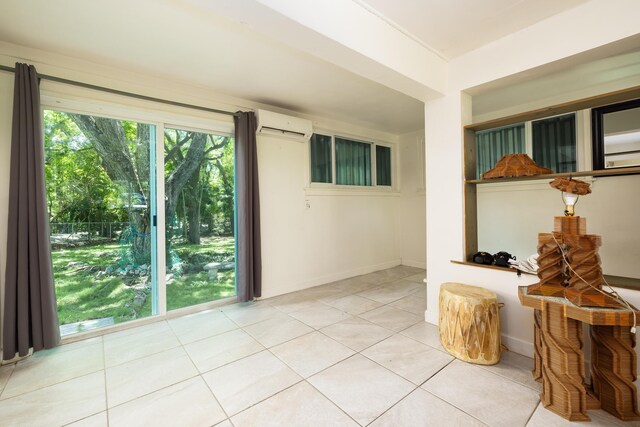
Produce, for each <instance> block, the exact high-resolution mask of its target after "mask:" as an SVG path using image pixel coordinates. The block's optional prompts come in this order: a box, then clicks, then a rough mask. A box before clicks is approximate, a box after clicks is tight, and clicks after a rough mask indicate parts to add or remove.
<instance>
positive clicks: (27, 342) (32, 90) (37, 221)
mask: <svg viewBox="0 0 640 427" xmlns="http://www.w3.org/2000/svg"><path fill="white" fill-rule="evenodd" d="M12 126H13V127H12V133H11V171H10V178H9V228H8V233H7V268H6V277H5V300H4V319H3V354H2V357H3V360H10V359H13V358H14V357H15V356H16V353H17V354H18V355H20V356H25V355H27V354H28V353H29V349H31V348H33V351H38V350H41V349H43V348H51V347H54V346H56V345H57V344H58V343H59V342H60V330H59V326H58V314H57V307H56V296H55V290H54V287H53V272H52V270H53V269H52V265H51V247H50V244H49V215H48V212H47V204H46V191H45V181H44V143H43V133H42V117H41V112H40V92H39V87H38V76H37V73H36V70H35V68H34V67H33V66H29V65H26V64H19V63H18V64H16V68H15V86H14V98H13V124H12Z"/></svg>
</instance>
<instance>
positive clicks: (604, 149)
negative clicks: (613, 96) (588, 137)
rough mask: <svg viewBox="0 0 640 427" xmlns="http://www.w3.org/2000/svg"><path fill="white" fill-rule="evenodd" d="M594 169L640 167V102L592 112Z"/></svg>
mask: <svg viewBox="0 0 640 427" xmlns="http://www.w3.org/2000/svg"><path fill="white" fill-rule="evenodd" d="M591 128H592V129H591V130H592V137H593V169H594V170H599V169H611V168H625V167H631V166H640V99H635V100H633V101H627V102H621V103H619V104H612V105H606V106H604V107H598V108H594V109H593V110H591Z"/></svg>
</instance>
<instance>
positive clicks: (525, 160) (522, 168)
mask: <svg viewBox="0 0 640 427" xmlns="http://www.w3.org/2000/svg"><path fill="white" fill-rule="evenodd" d="M552 172H553V171H552V170H551V169H549V168H543V167H542V166H538V165H537V164H536V162H534V161H533V160H532V159H531V157H529V156H527V155H526V154H507V155H506V156H504V157H503V158H501V159H500V161H499V162H498V163H496V165H495V166H494V167H493V169H489V170H488V171H486V172H485V173H483V174H482V179H489V178H507V177H512V176H532V175H541V174H545V173H552Z"/></svg>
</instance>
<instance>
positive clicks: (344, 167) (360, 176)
mask: <svg viewBox="0 0 640 427" xmlns="http://www.w3.org/2000/svg"><path fill="white" fill-rule="evenodd" d="M336 184H338V185H371V144H366V143H364V142H358V141H351V140H349V139H343V138H338V137H336Z"/></svg>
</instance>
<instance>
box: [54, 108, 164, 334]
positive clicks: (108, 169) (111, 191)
mask: <svg viewBox="0 0 640 427" xmlns="http://www.w3.org/2000/svg"><path fill="white" fill-rule="evenodd" d="M44 133H45V135H44V136H45V138H44V139H45V156H46V163H45V179H46V184H47V202H48V207H49V216H50V228H51V249H52V261H53V271H54V285H55V290H56V297H57V301H58V314H59V319H60V324H61V328H60V329H61V333H62V335H63V336H64V335H68V334H72V333H76V332H82V331H86V330H90V329H95V328H99V327H102V326H108V325H112V324H115V323H120V322H125V321H128V320H133V319H138V318H142V317H147V316H150V315H152V314H156V313H157V310H158V309H157V280H156V256H155V255H156V239H155V231H156V230H155V227H154V226H153V222H154V221H153V220H154V213H155V209H156V208H155V200H156V198H155V185H154V183H155V179H154V176H155V172H154V171H155V161H154V160H155V147H156V126H155V125H152V124H146V123H139V122H135V121H129V120H119V119H112V118H105V117H97V116H90V115H84V114H73V113H65V112H60V111H52V110H45V111H44ZM154 308H155V312H154Z"/></svg>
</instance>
